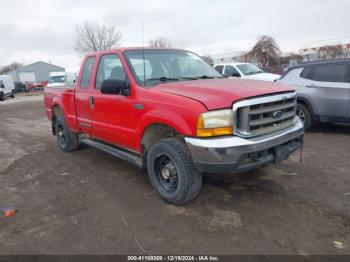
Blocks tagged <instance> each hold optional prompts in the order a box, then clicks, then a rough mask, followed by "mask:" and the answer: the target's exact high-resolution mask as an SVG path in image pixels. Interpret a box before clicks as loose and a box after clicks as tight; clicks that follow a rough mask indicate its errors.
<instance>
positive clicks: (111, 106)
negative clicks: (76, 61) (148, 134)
mask: <svg viewBox="0 0 350 262" xmlns="http://www.w3.org/2000/svg"><path fill="white" fill-rule="evenodd" d="M107 79H113V80H122V81H127V82H128V79H127V75H126V73H125V70H124V67H123V65H122V62H121V60H120V58H119V56H118V55H117V54H106V55H103V56H101V58H100V61H99V65H98V69H97V73H96V80H95V85H94V88H93V90H92V93H91V97H92V98H93V101H94V107H93V109H92V116H91V119H92V128H93V136H94V137H95V138H97V139H99V140H102V141H105V142H108V143H111V144H114V145H117V146H122V147H125V148H128V149H131V150H133V149H136V144H135V141H136V139H135V136H136V126H134V124H135V123H136V122H135V121H136V120H135V119H134V117H133V116H132V114H133V113H132V112H133V111H134V110H133V101H134V100H133V98H132V96H130V95H129V94H125V92H124V93H120V94H103V93H101V90H100V89H101V86H102V82H103V81H104V80H107Z"/></svg>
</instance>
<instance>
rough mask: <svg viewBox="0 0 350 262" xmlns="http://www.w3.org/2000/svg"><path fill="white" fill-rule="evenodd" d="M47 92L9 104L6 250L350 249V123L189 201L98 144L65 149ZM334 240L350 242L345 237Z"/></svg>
mask: <svg viewBox="0 0 350 262" xmlns="http://www.w3.org/2000/svg"><path fill="white" fill-rule="evenodd" d="M42 104H43V103H42V96H34V97H20V98H16V99H14V100H7V101H5V102H1V103H0V121H1V124H0V148H1V150H0V208H1V207H15V208H17V209H18V210H19V213H17V215H16V216H14V217H12V218H7V219H4V218H0V254H16V253H21V254H164V253H166V254H169V253H171V254H183V253H185V254H326V253H327V254H350V127H347V126H332V125H325V126H321V127H320V128H318V129H317V130H314V131H312V132H310V133H308V134H307V135H306V144H305V150H304V162H299V154H295V155H293V156H292V157H291V159H290V160H288V161H286V162H284V163H283V164H280V165H278V166H277V167H274V166H269V167H266V168H264V169H262V170H259V171H255V172H252V173H248V174H244V175H243V176H241V179H239V180H238V179H237V180H235V181H232V182H230V183H223V182H220V181H218V180H215V179H210V178H207V179H206V181H205V183H204V185H203V189H202V191H201V194H200V196H199V197H198V198H197V199H196V200H195V201H193V202H191V203H190V204H188V205H187V206H185V207H174V206H171V205H168V204H166V203H164V202H163V201H162V200H161V199H160V198H159V197H158V196H157V195H156V194H155V192H154V191H153V189H152V188H151V186H150V184H149V183H148V180H147V176H146V173H145V172H141V171H139V170H138V169H137V168H135V167H133V166H132V165H129V164H128V163H125V162H123V161H121V160H118V159H116V158H114V157H112V156H110V155H108V154H105V153H103V152H100V151H98V150H96V149H93V148H89V147H83V148H81V150H79V151H76V152H74V153H69V154H66V153H63V152H61V151H60V150H59V149H58V147H57V145H56V139H55V137H53V136H52V135H51V133H50V123H49V122H48V121H47V119H46V117H45V115H44V110H43V105H42ZM334 241H338V242H341V243H342V244H343V245H340V244H337V245H336V244H335V243H334Z"/></svg>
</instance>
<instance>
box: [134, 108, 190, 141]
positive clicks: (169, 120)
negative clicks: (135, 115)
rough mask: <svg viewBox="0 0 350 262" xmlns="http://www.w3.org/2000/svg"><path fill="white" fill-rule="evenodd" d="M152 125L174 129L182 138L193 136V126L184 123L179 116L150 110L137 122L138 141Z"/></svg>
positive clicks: (167, 111) (168, 112) (164, 111)
mask: <svg viewBox="0 0 350 262" xmlns="http://www.w3.org/2000/svg"><path fill="white" fill-rule="evenodd" d="M152 124H163V125H167V126H169V127H171V128H173V129H175V130H176V131H177V132H178V133H179V134H181V135H183V136H194V135H195V124H194V123H192V124H191V123H189V122H186V121H185V119H184V118H183V117H181V116H180V115H179V114H176V113H174V112H171V111H169V110H151V111H149V112H147V113H146V114H145V115H143V117H142V118H141V120H140V121H139V124H138V126H137V129H136V134H137V138H138V141H141V139H142V136H143V134H144V132H145V130H146V129H147V127H148V126H150V125H152ZM140 144H141V143H140ZM140 147H141V145H140Z"/></svg>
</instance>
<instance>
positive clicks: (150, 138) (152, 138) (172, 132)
mask: <svg viewBox="0 0 350 262" xmlns="http://www.w3.org/2000/svg"><path fill="white" fill-rule="evenodd" d="M170 137H177V138H179V139H183V137H182V136H181V134H180V133H179V132H178V131H177V130H176V129H174V128H172V127H170V126H168V125H165V124H152V125H150V126H148V127H147V128H146V129H145V131H144V133H143V136H142V139H141V147H142V155H143V160H144V161H146V158H147V151H148V150H149V148H150V147H151V146H152V145H153V144H155V143H156V142H157V141H159V140H161V139H163V138H170Z"/></svg>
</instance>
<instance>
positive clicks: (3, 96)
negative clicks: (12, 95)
mask: <svg viewBox="0 0 350 262" xmlns="http://www.w3.org/2000/svg"><path fill="white" fill-rule="evenodd" d="M4 100H5V95H4V93H3V92H1V93H0V101H4Z"/></svg>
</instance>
